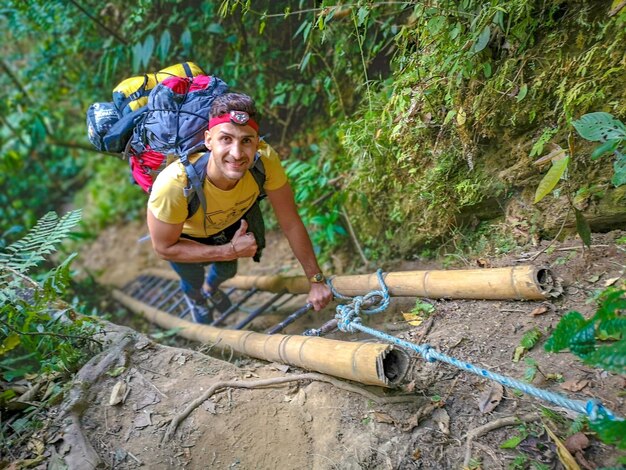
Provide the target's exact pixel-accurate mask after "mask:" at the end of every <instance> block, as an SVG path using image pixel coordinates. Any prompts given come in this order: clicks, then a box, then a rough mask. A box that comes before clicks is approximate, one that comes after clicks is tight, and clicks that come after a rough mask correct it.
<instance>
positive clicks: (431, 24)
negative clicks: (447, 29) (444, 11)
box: [426, 16, 446, 36]
mask: <svg viewBox="0 0 626 470" xmlns="http://www.w3.org/2000/svg"><path fill="white" fill-rule="evenodd" d="M445 22H446V19H445V18H444V17H443V16H435V17H434V18H431V19H430V20H428V24H427V25H426V28H428V31H429V32H430V34H432V35H433V36H434V35H435V34H437V33H438V32H439V31H441V28H442V27H443V25H444V24H445Z"/></svg>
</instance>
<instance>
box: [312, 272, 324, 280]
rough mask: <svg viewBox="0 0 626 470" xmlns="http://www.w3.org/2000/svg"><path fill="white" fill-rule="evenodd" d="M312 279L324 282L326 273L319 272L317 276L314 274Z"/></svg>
mask: <svg viewBox="0 0 626 470" xmlns="http://www.w3.org/2000/svg"><path fill="white" fill-rule="evenodd" d="M312 281H313V282H323V281H324V275H323V274H322V273H317V274H316V275H315V276H313V278H312Z"/></svg>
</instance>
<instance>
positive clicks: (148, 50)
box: [141, 34, 154, 68]
mask: <svg viewBox="0 0 626 470" xmlns="http://www.w3.org/2000/svg"><path fill="white" fill-rule="evenodd" d="M153 52H154V36H153V35H152V34H150V35H149V36H148V37H147V38H146V40H145V41H144V43H143V46H142V48H141V62H142V63H143V66H144V67H145V68H148V65H149V64H150V59H152V53H153Z"/></svg>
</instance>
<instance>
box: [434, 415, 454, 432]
mask: <svg viewBox="0 0 626 470" xmlns="http://www.w3.org/2000/svg"><path fill="white" fill-rule="evenodd" d="M433 421H435V423H437V426H439V430H440V431H441V432H442V433H443V434H444V435H446V436H449V435H450V416H449V415H448V412H447V411H446V410H444V409H443V408H438V409H436V410H435V411H433Z"/></svg>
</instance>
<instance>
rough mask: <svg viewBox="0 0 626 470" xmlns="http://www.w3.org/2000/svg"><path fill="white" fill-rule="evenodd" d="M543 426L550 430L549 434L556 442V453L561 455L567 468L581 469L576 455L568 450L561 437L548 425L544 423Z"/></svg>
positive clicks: (562, 461)
mask: <svg viewBox="0 0 626 470" xmlns="http://www.w3.org/2000/svg"><path fill="white" fill-rule="evenodd" d="M543 427H544V428H545V430H546V431H548V435H549V436H550V438H551V439H552V440H553V441H554V443H555V444H556V453H557V454H558V456H559V460H560V461H561V463H562V464H563V466H564V467H565V470H580V466H579V465H578V462H576V459H575V458H574V456H572V454H570V452H569V450H567V448H566V447H565V445H564V444H563V442H561V439H559V438H558V437H557V436H556V434H554V433H553V432H552V430H551V429H550V428H549V427H548V426H546V425H545V424H544V425H543Z"/></svg>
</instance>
